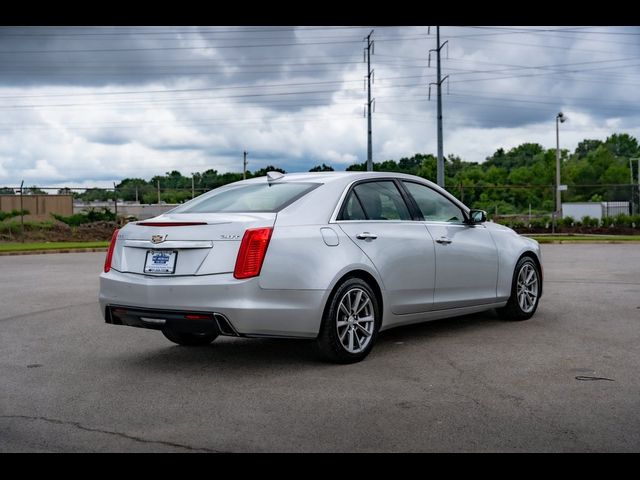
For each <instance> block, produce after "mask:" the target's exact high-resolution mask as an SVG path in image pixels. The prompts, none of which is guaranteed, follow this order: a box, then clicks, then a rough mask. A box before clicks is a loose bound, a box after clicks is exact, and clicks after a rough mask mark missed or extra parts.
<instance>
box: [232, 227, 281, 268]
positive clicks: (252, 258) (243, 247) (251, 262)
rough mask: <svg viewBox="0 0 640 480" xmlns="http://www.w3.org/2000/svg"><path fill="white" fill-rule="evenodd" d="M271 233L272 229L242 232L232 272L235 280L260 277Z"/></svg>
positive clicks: (254, 229) (251, 229) (255, 229)
mask: <svg viewBox="0 0 640 480" xmlns="http://www.w3.org/2000/svg"><path fill="white" fill-rule="evenodd" d="M272 232H273V228H272V227H268V228H250V229H248V230H247V231H246V232H244V237H242V243H241V244H240V251H239V252H238V258H237V259H236V268H235V270H234V271H233V276H234V277H235V278H251V277H257V276H258V275H260V270H261V269H262V262H263V261H264V257H265V255H266V253H267V247H268V246H269V240H270V239H271V233H272Z"/></svg>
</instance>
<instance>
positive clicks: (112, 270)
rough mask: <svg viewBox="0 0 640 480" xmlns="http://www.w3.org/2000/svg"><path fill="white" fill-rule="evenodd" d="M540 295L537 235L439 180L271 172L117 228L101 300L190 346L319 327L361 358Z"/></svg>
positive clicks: (518, 309)
mask: <svg viewBox="0 0 640 480" xmlns="http://www.w3.org/2000/svg"><path fill="white" fill-rule="evenodd" d="M541 295H542V264H541V257H540V247H539V245H538V243H537V242H535V241H534V240H531V239H528V238H525V237H522V236H520V235H518V234H516V233H515V232H514V231H513V230H511V229H509V228H506V227H503V226H501V225H498V224H495V223H492V222H487V221H486V215H485V212H483V211H481V210H470V209H469V208H467V207H466V206H465V205H463V204H462V203H461V202H460V201H458V200H457V199H456V198H455V197H453V196H452V195H450V194H449V193H447V192H446V191H445V190H444V189H442V188H440V187H438V186H437V185H435V184H433V183H431V182H429V181H427V180H424V179H422V178H419V177H415V176H412V175H404V174H395V173H382V172H326V173H300V174H286V175H282V174H280V173H276V172H269V174H268V175H267V176H266V177H259V178H253V179H250V180H243V181H240V182H236V183H233V184H230V185H226V186H224V187H221V188H217V189H214V190H212V191H210V192H208V193H205V194H203V195H201V196H199V197H197V198H195V199H193V200H191V201H189V202H187V203H184V204H183V205H180V206H178V207H177V208H174V209H173V210H171V211H169V212H167V213H165V214H163V215H161V216H158V217H155V218H153V219H151V220H145V221H139V222H132V223H129V224H127V225H126V226H124V227H123V228H122V229H120V230H117V231H116V232H114V234H113V238H112V240H111V244H110V246H109V250H108V253H107V257H106V260H105V265H104V272H103V273H102V274H101V275H100V297H99V301H100V307H101V310H102V314H103V315H104V318H105V321H106V322H107V323H110V324H114V325H129V326H133V327H142V328H151V329H156V330H160V331H162V333H163V334H164V335H165V337H167V338H168V339H169V340H171V341H172V342H175V343H177V344H180V345H206V344H209V343H211V342H212V341H213V340H214V339H215V338H216V337H218V336H219V335H231V336H238V337H292V338H306V339H315V344H316V346H317V348H318V351H319V352H320V353H321V355H322V356H323V357H324V358H325V359H327V360H329V361H333V362H338V363H350V362H356V361H359V360H362V359H363V358H365V357H366V356H367V355H368V354H369V352H370V351H371V349H372V347H373V345H374V343H375V341H376V337H377V335H378V333H379V332H381V331H383V330H386V329H388V328H392V327H397V326H400V325H407V324H411V323H416V322H422V321H425V320H433V319H440V318H445V317H453V316H457V315H464V314H468V313H472V312H479V311H483V310H487V309H493V308H495V309H497V311H498V312H499V314H500V315H502V316H504V317H505V318H507V319H511V320H525V319H528V318H530V317H531V316H532V315H533V314H534V313H535V311H536V308H537V306H538V302H539V300H540V296H541Z"/></svg>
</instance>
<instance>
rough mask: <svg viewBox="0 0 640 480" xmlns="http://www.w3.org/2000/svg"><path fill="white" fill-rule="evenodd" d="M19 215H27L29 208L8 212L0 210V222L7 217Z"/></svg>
mask: <svg viewBox="0 0 640 480" xmlns="http://www.w3.org/2000/svg"><path fill="white" fill-rule="evenodd" d="M20 215H29V210H11V211H10V212H0V222H2V221H3V220H6V219H7V218H13V217H19V216H20Z"/></svg>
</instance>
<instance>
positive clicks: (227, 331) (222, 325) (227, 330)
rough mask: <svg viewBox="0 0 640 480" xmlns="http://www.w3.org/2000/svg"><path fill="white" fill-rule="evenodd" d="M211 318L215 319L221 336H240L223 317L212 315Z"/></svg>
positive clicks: (218, 314) (216, 314) (219, 314)
mask: <svg viewBox="0 0 640 480" xmlns="http://www.w3.org/2000/svg"><path fill="white" fill-rule="evenodd" d="M213 318H215V320H216V323H217V324H218V330H220V333H221V334H222V335H227V336H231V337H239V336H240V334H238V332H237V331H236V329H235V328H233V325H231V322H230V321H229V320H228V319H227V317H225V316H224V315H222V314H221V313H214V314H213Z"/></svg>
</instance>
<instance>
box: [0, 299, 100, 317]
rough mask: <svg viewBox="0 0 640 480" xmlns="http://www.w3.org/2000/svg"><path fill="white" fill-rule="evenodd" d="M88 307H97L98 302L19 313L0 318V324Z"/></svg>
mask: <svg viewBox="0 0 640 480" xmlns="http://www.w3.org/2000/svg"><path fill="white" fill-rule="evenodd" d="M88 305H96V306H97V305H98V301H97V300H96V301H95V302H85V303H76V304H74V305H65V306H63V307H54V308H46V309H44V310H36V311H35V312H29V313H20V314H18V315H13V316H11V317H5V318H0V322H3V321H5V320H16V319H18V318H26V317H31V316H33V315H40V314H42V313H49V312H57V311H58V310H66V309H67V308H73V307H86V306H88Z"/></svg>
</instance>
